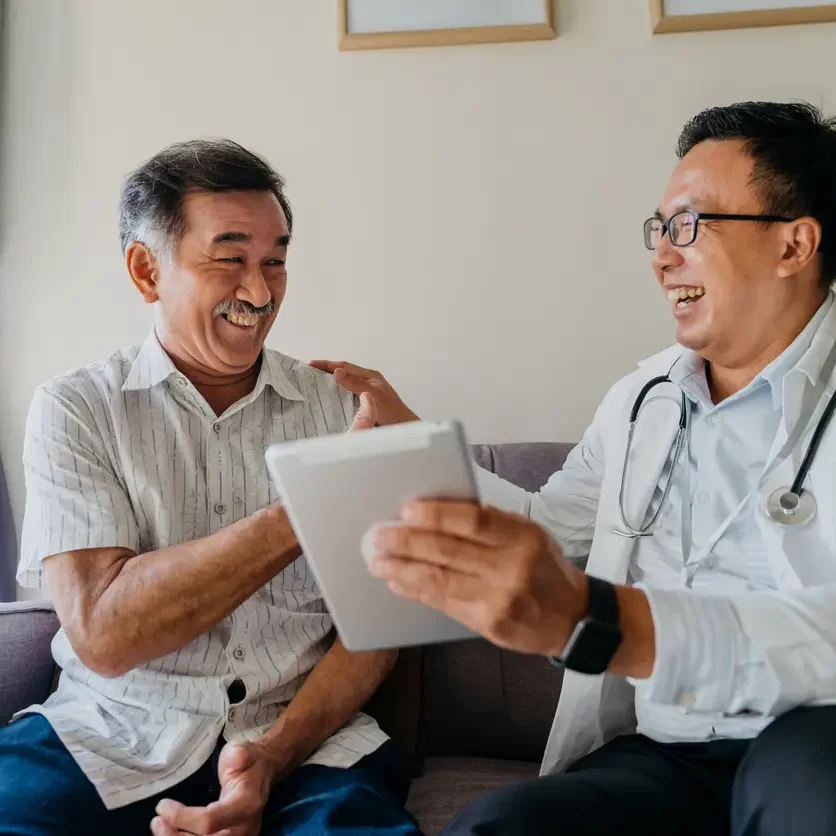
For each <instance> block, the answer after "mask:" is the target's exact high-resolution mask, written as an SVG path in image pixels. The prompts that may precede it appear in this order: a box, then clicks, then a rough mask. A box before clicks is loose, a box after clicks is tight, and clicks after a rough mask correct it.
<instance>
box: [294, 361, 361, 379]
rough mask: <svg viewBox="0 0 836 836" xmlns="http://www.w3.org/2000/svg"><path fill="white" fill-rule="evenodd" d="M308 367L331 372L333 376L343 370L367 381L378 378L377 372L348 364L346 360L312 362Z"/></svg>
mask: <svg viewBox="0 0 836 836" xmlns="http://www.w3.org/2000/svg"><path fill="white" fill-rule="evenodd" d="M308 365H309V366H313V368H315V369H319V370H320V371H323V372H330V373H331V374H335V373H336V372H337V371H338V370H340V369H342V370H343V371H346V372H349V373H350V374H354V375H357V377H362V378H364V379H366V380H368V379H369V378H372V377H376V376H377V372H376V371H373V370H372V369H364V368H363V367H362V366H355V365H354V363H346V362H345V361H344V360H311V361H310V362H309V363H308Z"/></svg>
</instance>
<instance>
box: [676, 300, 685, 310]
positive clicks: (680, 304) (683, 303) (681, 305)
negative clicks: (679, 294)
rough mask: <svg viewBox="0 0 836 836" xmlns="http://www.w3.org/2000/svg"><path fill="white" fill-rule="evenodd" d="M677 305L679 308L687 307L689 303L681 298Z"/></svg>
mask: <svg viewBox="0 0 836 836" xmlns="http://www.w3.org/2000/svg"><path fill="white" fill-rule="evenodd" d="M676 307H677V308H687V307H688V303H687V302H683V301H682V300H681V299H680V300H679V301H678V302H677V303H676Z"/></svg>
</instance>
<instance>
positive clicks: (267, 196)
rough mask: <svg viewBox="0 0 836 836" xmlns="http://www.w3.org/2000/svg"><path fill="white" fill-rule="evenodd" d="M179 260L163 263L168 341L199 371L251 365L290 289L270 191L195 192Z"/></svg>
mask: <svg viewBox="0 0 836 836" xmlns="http://www.w3.org/2000/svg"><path fill="white" fill-rule="evenodd" d="M184 212H185V218H186V229H185V232H184V234H183V237H182V239H181V241H180V244H179V247H178V248H177V250H176V254H175V256H174V258H173V259H172V260H171V261H170V262H167V263H163V264H161V265H160V278H159V282H158V285H157V291H158V294H159V304H160V308H161V310H160V313H161V316H162V320H163V327H164V330H165V333H166V337H167V340H168V341H169V342H172V341H173V342H176V344H177V347H178V354H180V355H185V356H183V359H184V360H190V361H191V363H192V364H193V365H195V366H197V367H202V368H203V369H205V370H206V371H212V372H217V373H219V374H234V373H236V372H241V371H244V370H246V369H248V368H249V367H251V366H252V365H253V363H255V361H256V360H257V359H258V356H259V352H260V351H261V348H262V346H263V344H264V340H265V339H266V337H267V334H268V333H269V331H270V328H271V326H272V325H273V321H274V320H275V318H276V314H277V313H278V312H279V308H280V306H281V304H282V301H283V299H284V295H285V291H286V288H287V267H286V260H287V249H288V243H289V231H288V226H287V219H286V218H285V214H284V211H283V210H282V208H281V205H280V204H279V202H278V200H276V198H275V196H274V195H272V194H271V193H270V192H254V191H240V192H224V193H220V194H217V193H211V192H193V193H192V194H189V195H188V196H187V197H186V200H185V205H184Z"/></svg>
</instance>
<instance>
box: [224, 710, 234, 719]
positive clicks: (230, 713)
mask: <svg viewBox="0 0 836 836" xmlns="http://www.w3.org/2000/svg"><path fill="white" fill-rule="evenodd" d="M226 716H227V717H228V718H229V719H230V720H234V719H235V709H234V708H230V709H229V712H228V713H227V715H226Z"/></svg>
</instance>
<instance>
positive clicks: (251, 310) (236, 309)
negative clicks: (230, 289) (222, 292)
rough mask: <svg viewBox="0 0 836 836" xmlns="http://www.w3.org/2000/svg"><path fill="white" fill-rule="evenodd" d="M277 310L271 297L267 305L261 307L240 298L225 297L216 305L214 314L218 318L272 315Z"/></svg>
mask: <svg viewBox="0 0 836 836" xmlns="http://www.w3.org/2000/svg"><path fill="white" fill-rule="evenodd" d="M275 310H276V303H275V302H274V301H273V300H272V299H271V300H270V301H269V302H268V303H267V304H266V305H262V306H261V307H260V308H257V307H255V305H251V304H250V303H249V302H243V301H241V300H240V299H234V300H233V299H224V300H223V302H220V303H218V305H216V306H215V310H214V311H213V312H212V316H213V317H214V318H216V319H217V317H219V316H229V315H230V314H232V315H233V316H270V315H271V314H272V313H273V312H274V311H275Z"/></svg>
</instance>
